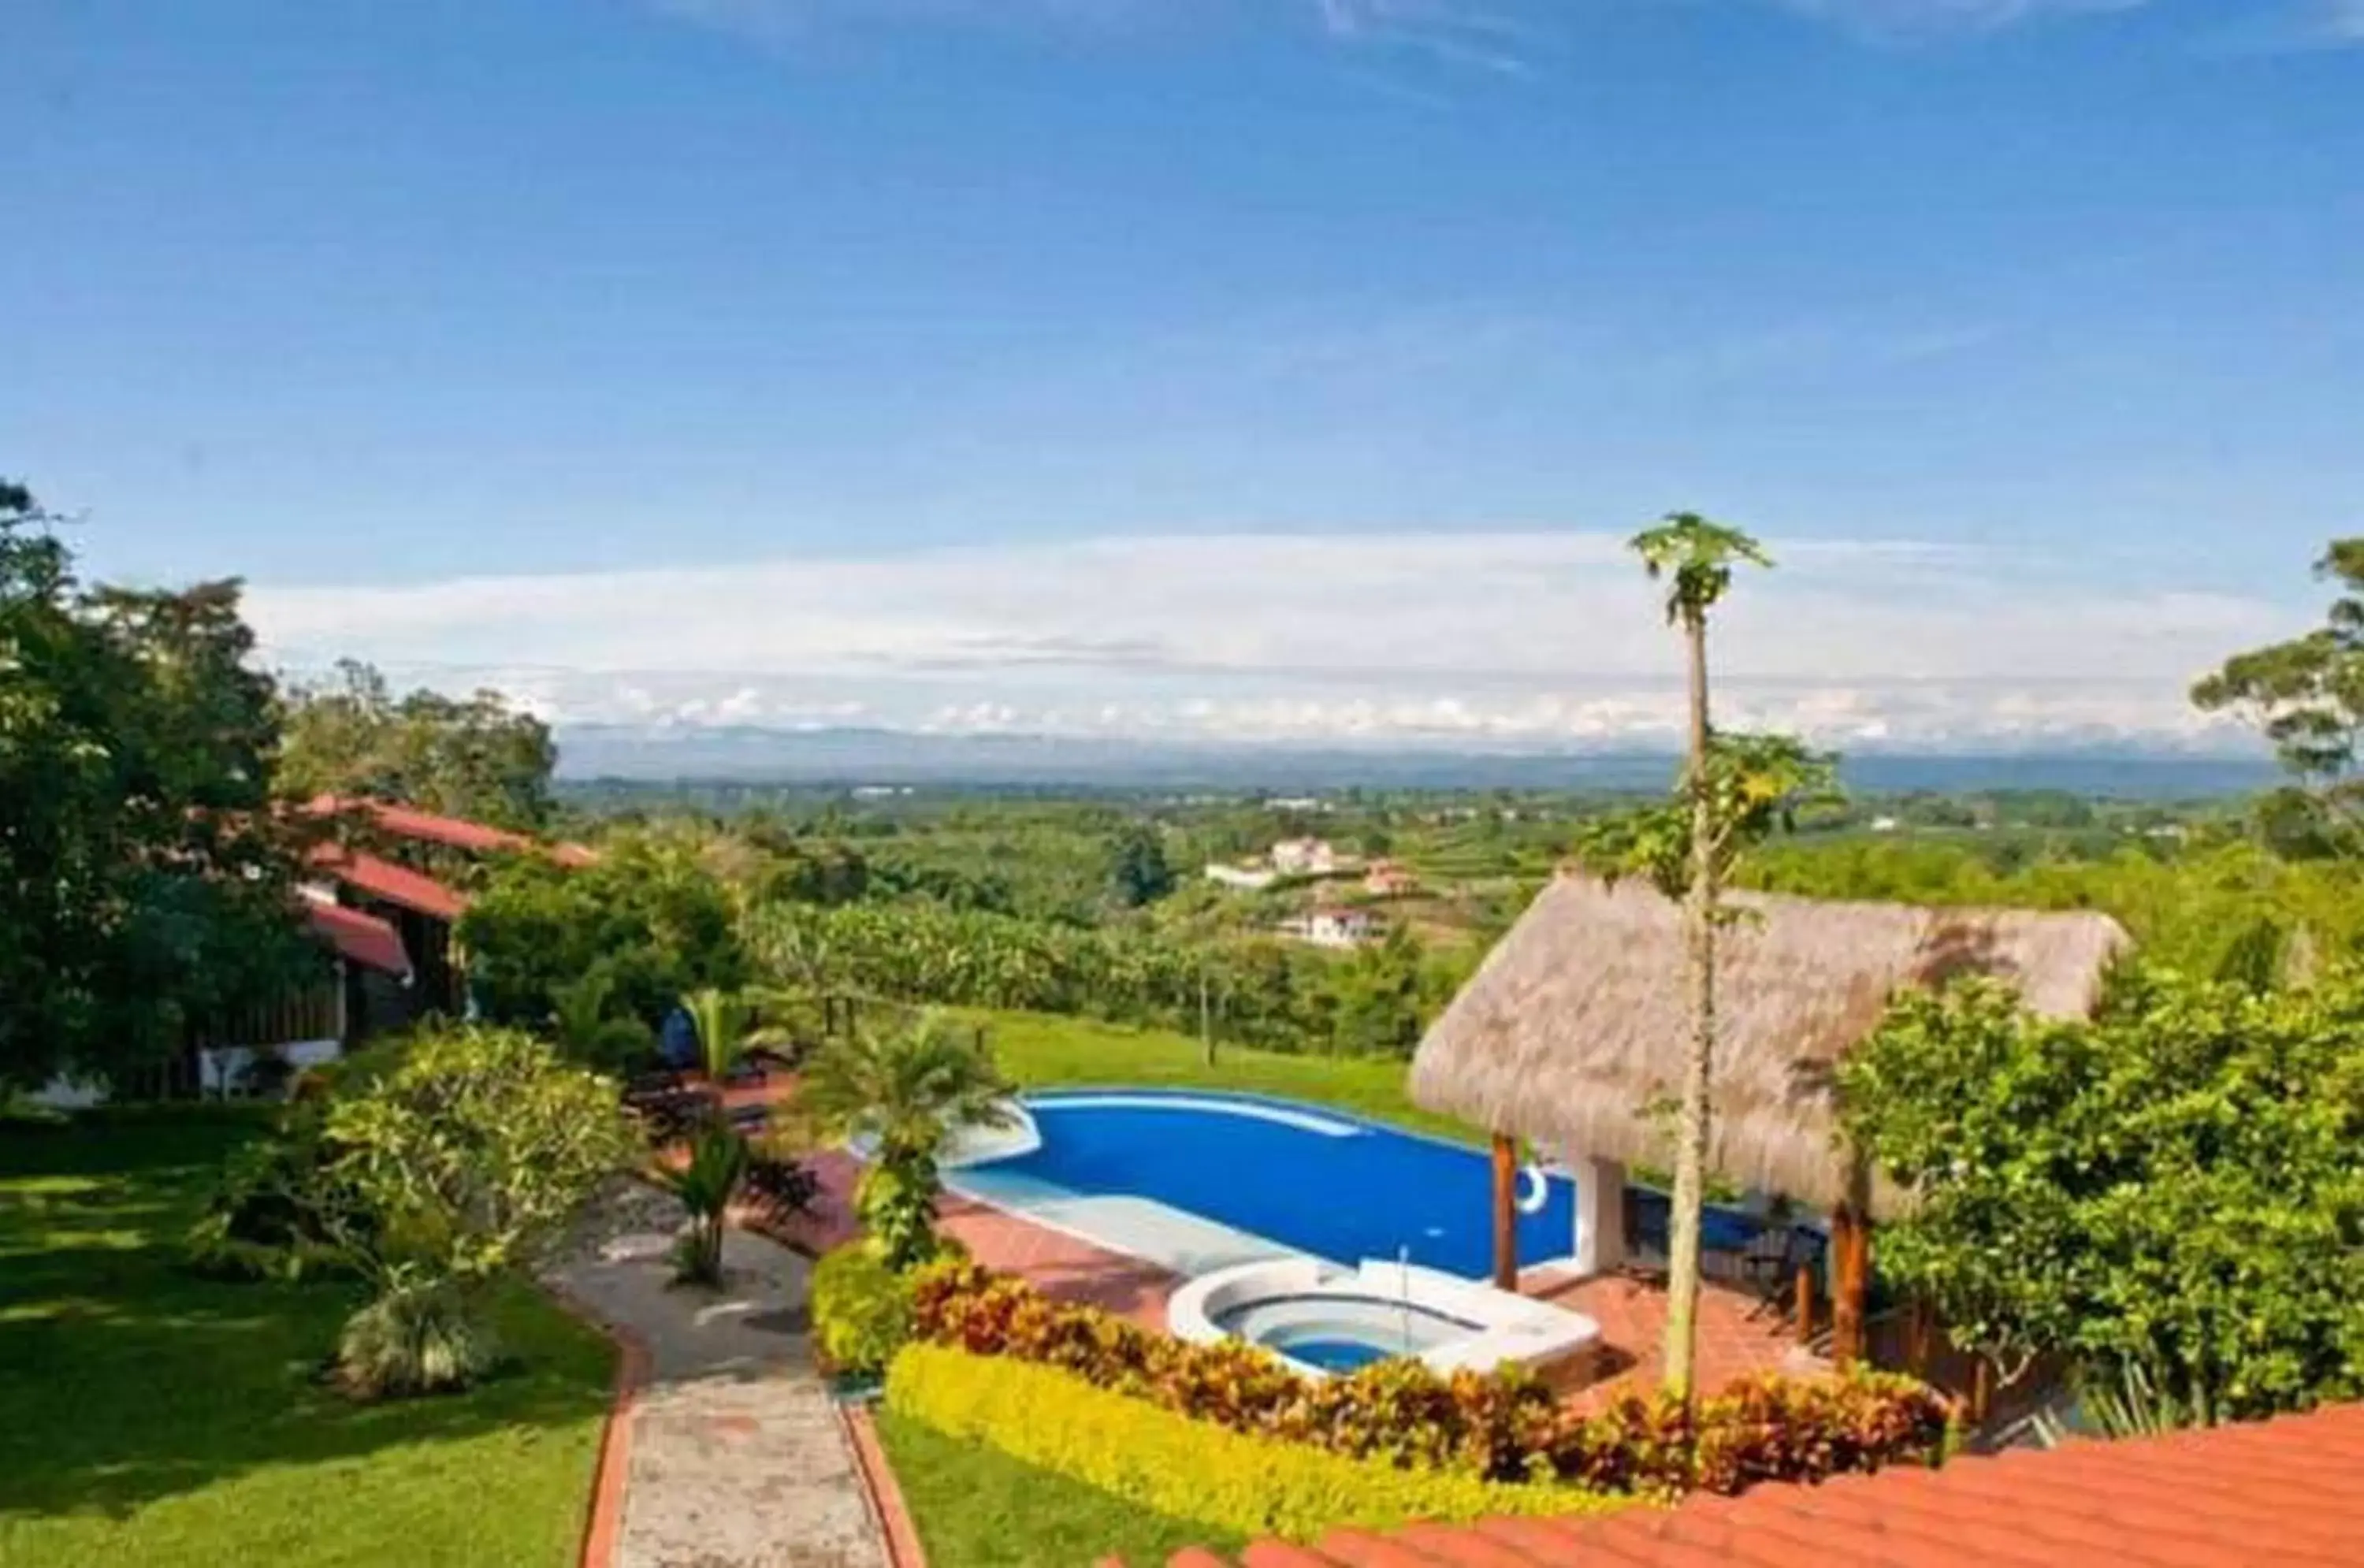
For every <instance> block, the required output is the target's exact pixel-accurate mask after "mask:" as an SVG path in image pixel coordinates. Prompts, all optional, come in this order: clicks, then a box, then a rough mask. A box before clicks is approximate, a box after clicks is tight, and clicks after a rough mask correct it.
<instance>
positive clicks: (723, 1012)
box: [681, 985, 788, 1090]
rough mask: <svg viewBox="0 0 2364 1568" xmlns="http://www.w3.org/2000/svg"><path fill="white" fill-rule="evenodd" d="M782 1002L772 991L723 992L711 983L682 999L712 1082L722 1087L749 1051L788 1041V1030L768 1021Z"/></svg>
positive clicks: (707, 1078) (708, 1080)
mask: <svg viewBox="0 0 2364 1568" xmlns="http://www.w3.org/2000/svg"><path fill="white" fill-rule="evenodd" d="M781 1002H782V999H781V997H780V996H779V995H777V994H775V993H773V992H770V991H763V990H747V991H724V990H722V989H720V988H719V987H717V986H712V985H708V986H707V987H706V988H705V989H704V990H701V991H692V992H691V993H690V994H689V995H686V996H684V997H683V998H682V999H681V1006H682V1010H683V1011H684V1012H686V1013H687V1014H688V1015H689V1021H690V1024H691V1026H692V1027H693V1028H695V1029H697V1050H698V1053H699V1055H700V1057H701V1058H702V1059H703V1066H704V1067H705V1070H706V1081H707V1082H708V1084H711V1085H712V1086H713V1087H714V1088H716V1089H717V1090H719V1089H720V1088H721V1087H722V1085H723V1084H724V1083H725V1082H726V1081H727V1080H728V1079H729V1078H730V1074H731V1073H735V1072H737V1071H738V1070H739V1064H740V1063H741V1062H744V1061H745V1060H746V1059H747V1053H748V1052H749V1051H760V1050H763V1049H764V1048H765V1047H768V1046H777V1045H782V1044H785V1043H786V1041H787V1039H788V1032H787V1030H786V1029H785V1028H782V1027H780V1026H778V1025H775V1024H773V1023H771V1022H769V1021H768V1020H769V1019H770V1018H771V1017H773V1016H774V1015H775V1013H776V1011H777V1010H778V1008H779V1007H780V1006H781Z"/></svg>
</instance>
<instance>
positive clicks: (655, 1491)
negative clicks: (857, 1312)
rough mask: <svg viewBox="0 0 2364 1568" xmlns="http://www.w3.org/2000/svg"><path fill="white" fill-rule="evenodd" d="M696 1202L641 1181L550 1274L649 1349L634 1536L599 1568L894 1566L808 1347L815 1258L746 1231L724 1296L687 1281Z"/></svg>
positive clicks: (735, 1239)
mask: <svg viewBox="0 0 2364 1568" xmlns="http://www.w3.org/2000/svg"><path fill="white" fill-rule="evenodd" d="M682 1218H683V1213H682V1209H681V1207H680V1206H679V1205H678V1204H676V1203H675V1201H674V1200H673V1199H672V1198H671V1197H670V1196H669V1195H665V1194H663V1193H662V1192H659V1191H657V1190H655V1189H654V1188H652V1187H649V1186H646V1185H643V1184H640V1183H637V1182H635V1183H629V1184H621V1185H619V1186H618V1187H617V1188H615V1189H614V1190H613V1191H611V1192H610V1193H609V1194H608V1195H607V1196H606V1197H605V1198H603V1199H602V1200H601V1201H600V1202H599V1203H598V1204H597V1205H596V1206H595V1207H594V1208H593V1209H592V1211H591V1213H590V1214H589V1215H588V1216H587V1217H586V1218H585V1222H584V1223H583V1225H582V1226H581V1227H580V1228H579V1229H578V1230H577V1232H576V1234H575V1236H574V1239H573V1240H572V1241H571V1243H570V1245H569V1247H568V1249H567V1251H566V1252H565V1254H564V1255H563V1257H561V1258H560V1259H559V1260H558V1261H557V1262H554V1263H553V1264H552V1266H551V1267H550V1268H549V1269H548V1270H546V1271H545V1275H546V1277H547V1278H548V1280H549V1281H550V1283H551V1284H552V1285H554V1286H556V1287H557V1288H558V1289H560V1290H561V1291H563V1292H564V1293H565V1294H566V1295H567V1296H569V1297H571V1298H572V1299H573V1300H574V1301H575V1302H577V1303H578V1304H580V1305H581V1306H582V1307H585V1308H586V1309H588V1310H589V1311H590V1312H592V1313H593V1314H595V1315H596V1316H597V1317H598V1318H602V1319H603V1320H605V1321H606V1322H608V1323H609V1324H611V1325H613V1326H615V1327H617V1328H619V1329H626V1330H628V1331H630V1333H631V1334H633V1335H634V1336H636V1337H637V1338H638V1339H639V1340H641V1343H642V1344H643V1345H645V1346H646V1347H647V1349H648V1351H649V1361H650V1375H649V1379H648V1382H647V1383H646V1384H645V1385H643V1386H642V1387H641V1391H640V1394H639V1397H638V1398H637V1400H636V1401H635V1402H634V1406H633V1409H632V1413H631V1416H630V1420H631V1423H632V1426H631V1433H630V1447H629V1450H628V1456H627V1462H626V1467H625V1468H626V1473H625V1482H624V1505H623V1521H622V1529H621V1531H620V1534H619V1541H618V1545H617V1549H616V1555H615V1559H614V1562H612V1563H610V1564H606V1565H594V1568H887V1550H886V1547H885V1546H884V1545H883V1544H882V1540H881V1537H880V1533H879V1527H878V1522H877V1520H876V1518H875V1516H874V1514H873V1512H872V1509H871V1505H870V1501H869V1497H868V1495H867V1493H866V1492H865V1491H864V1487H863V1484H862V1479H861V1472H860V1470H859V1469H858V1468H857V1467H856V1464H855V1461H854V1457H853V1450H852V1448H851V1446H850V1445H849V1444H848V1441H847V1440H846V1435H845V1429H844V1426H843V1424H842V1422H841V1421H840V1419H839V1418H838V1413H837V1408H836V1407H835V1405H834V1404H833V1403H832V1402H831V1398H830V1395H829V1390H828V1388H827V1386H826V1385H825V1384H824V1383H823V1381H822V1379H821V1376H820V1373H819V1372H818V1371H817V1370H816V1369H815V1368H814V1365H813V1361H812V1355H811V1352H810V1350H809V1347H808V1328H809V1324H808V1318H807V1316H806V1307H805V1301H806V1284H807V1280H808V1273H809V1272H810V1271H809V1265H808V1263H807V1262H806V1261H805V1260H804V1259H803V1258H802V1257H800V1256H798V1255H797V1254H796V1253H794V1252H791V1251H788V1250H787V1249H786V1248H785V1247H782V1246H780V1245H779V1244H778V1243H777V1242H774V1241H769V1240H764V1238H763V1237H760V1236H753V1235H750V1234H748V1233H746V1232H744V1231H740V1230H733V1231H731V1232H730V1234H729V1236H728V1238H727V1239H726V1240H725V1242H724V1245H723V1253H722V1258H723V1271H724V1280H723V1285H722V1288H721V1289H719V1290H697V1289H693V1288H689V1287H686V1286H678V1285H675V1284H673V1283H672V1280H673V1264H672V1262H671V1257H670V1254H671V1252H672V1249H673V1242H674V1236H675V1232H676V1231H677V1230H678V1229H679V1228H680V1225H681V1222H682Z"/></svg>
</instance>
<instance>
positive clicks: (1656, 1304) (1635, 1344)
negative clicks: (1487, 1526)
mask: <svg viewBox="0 0 2364 1568" xmlns="http://www.w3.org/2000/svg"><path fill="white" fill-rule="evenodd" d="M808 1163H810V1164H811V1166H812V1167H813V1171H814V1173H815V1174H816V1175H817V1176H818V1177H819V1178H820V1183H821V1192H820V1196H819V1197H818V1198H816V1199H815V1201H814V1204H813V1207H812V1209H811V1211H810V1212H808V1213H807V1214H804V1215H799V1216H796V1217H794V1218H792V1219H790V1220H788V1221H787V1222H786V1223H785V1224H783V1225H781V1226H779V1227H777V1228H775V1229H777V1231H778V1233H779V1234H780V1235H782V1236H783V1238H784V1239H785V1240H787V1241H788V1242H789V1243H790V1244H791V1245H794V1246H798V1247H802V1248H804V1249H806V1250H808V1251H813V1252H820V1251H827V1250H828V1249H829V1248H831V1247H833V1246H837V1245H839V1244H840V1243H842V1242H844V1241H847V1240H852V1239H853V1238H854V1237H856V1236H858V1235H860V1234H861V1227H860V1225H859V1224H858V1223H857V1222H856V1221H855V1220H854V1218H853V1207H852V1194H853V1183H854V1181H855V1179H856V1178H857V1177H858V1176H859V1175H860V1174H861V1171H862V1162H860V1161H859V1160H857V1159H855V1158H854V1157H853V1155H851V1154H848V1153H845V1152H843V1151H834V1150H833V1151H829V1152H826V1153H822V1154H819V1155H815V1156H812V1157H811V1158H810V1160H809V1161H808ZM940 1213H941V1215H942V1226H943V1229H944V1230H945V1231H946V1233H948V1234H950V1235H952V1236H953V1237H954V1238H956V1239H958V1240H959V1241H960V1242H961V1243H962V1244H963V1245H964V1246H965V1247H966V1248H967V1249H968V1250H969V1254H970V1255H971V1256H972V1257H974V1258H975V1259H976V1261H977V1262H980V1263H983V1264H985V1265H986V1266H987V1268H991V1269H997V1270H1000V1271H1002V1272H1005V1273H1015V1274H1018V1275H1020V1276H1021V1277H1023V1278H1025V1279H1027V1280H1029V1281H1031V1283H1033V1284H1035V1285H1037V1286H1039V1287H1040V1288H1041V1289H1043V1290H1044V1291H1046V1292H1048V1293H1049V1294H1051V1295H1054V1296H1059V1297H1062V1298H1063V1299H1066V1300H1071V1301H1087V1302H1090V1303H1092V1304H1093V1305H1095V1306H1098V1307H1107V1308H1109V1309H1110V1311H1113V1312H1119V1313H1121V1314H1123V1315H1124V1316H1125V1317H1128V1318H1132V1319H1133V1320H1134V1321H1136V1322H1138V1323H1141V1324H1143V1325H1144V1326H1145V1327H1148V1328H1151V1329H1160V1330H1162V1329H1164V1328H1165V1300H1166V1297H1167V1296H1170V1295H1172V1294H1173V1291H1174V1288H1175V1286H1176V1285H1177V1284H1181V1280H1180V1278H1179V1277H1178V1276H1176V1275H1175V1274H1173V1273H1169V1272H1168V1271H1166V1270H1165V1269H1163V1268H1160V1267H1158V1266H1157V1265H1156V1264H1154V1263H1150V1262H1144V1261H1143V1260H1142V1259H1139V1258H1134V1257H1130V1256H1127V1255H1125V1254H1123V1253H1121V1252H1115V1251H1109V1250H1108V1249H1106V1248H1102V1247H1096V1246H1094V1245H1092V1244H1091V1243H1090V1242H1087V1241H1084V1240H1079V1239H1078V1238H1076V1237H1074V1236H1070V1235H1068V1234H1066V1233H1065V1232H1064V1231H1059V1230H1054V1229H1049V1228H1048V1227H1045V1226H1042V1225H1038V1224H1035V1223H1034V1222H1033V1221H1032V1220H1030V1219H1027V1218H1022V1217H1020V1216H1019V1215H1015V1214H1011V1213H1009V1212H1008V1211H1007V1210H1004V1209H999V1208H996V1207H992V1206H991V1205H989V1204H982V1203H976V1202H973V1201H971V1200H969V1199H966V1198H961V1197H955V1196H951V1195H947V1196H946V1197H945V1199H944V1200H943V1203H942V1207H941V1209H940ZM1519 1284H1520V1289H1521V1290H1522V1291H1523V1292H1524V1293H1525V1294H1527V1295H1529V1296H1535V1297H1537V1298H1539V1299H1541V1300H1544V1301H1549V1302H1553V1303H1555V1304H1556V1305H1559V1306H1563V1307H1567V1308H1569V1309H1570V1310H1572V1311H1576V1312H1581V1313H1583V1314H1585V1315H1586V1316H1587V1317H1589V1318H1592V1319H1593V1320H1594V1321H1595V1322H1597V1323H1599V1324H1600V1338H1601V1349H1600V1351H1599V1352H1598V1353H1597V1354H1596V1355H1595V1356H1594V1357H1593V1358H1592V1359H1591V1360H1590V1361H1589V1363H1583V1364H1578V1365H1575V1366H1571V1367H1568V1368H1565V1369H1562V1370H1561V1371H1560V1372H1558V1373H1556V1374H1555V1375H1554V1377H1553V1382H1554V1384H1555V1385H1556V1386H1558V1387H1560V1388H1561V1389H1562V1390H1563V1391H1564V1393H1565V1394H1566V1396H1567V1398H1568V1399H1569V1401H1570V1402H1571V1403H1572V1404H1574V1405H1576V1406H1577V1407H1578V1408H1590V1407H1595V1406H1598V1405H1600V1404H1602V1403H1605V1402H1606V1401H1608V1400H1611V1399H1613V1398H1615V1397H1617V1396H1620V1395H1622V1394H1624V1393H1626V1392H1629V1391H1634V1390H1647V1389H1651V1388H1655V1387H1656V1386H1657V1383H1658V1378H1659V1374H1660V1372H1661V1370H1662V1369H1663V1366H1664V1359H1663V1354H1662V1341H1663V1339H1664V1335H1665V1329H1666V1320H1667V1302H1666V1294H1665V1292H1664V1291H1663V1290H1661V1289H1659V1288H1658V1286H1657V1285H1656V1284H1654V1283H1652V1282H1650V1281H1647V1280H1644V1279H1640V1278H1634V1277H1629V1276H1627V1275H1622V1274H1611V1275H1603V1276H1598V1277H1594V1278H1589V1279H1585V1278H1577V1277H1572V1276H1569V1275H1567V1274H1564V1273H1558V1272H1556V1271H1554V1270H1550V1269H1531V1270H1529V1271H1527V1273H1525V1274H1524V1275H1523V1276H1522V1278H1521V1280H1520V1282H1519ZM1774 1370H1779V1371H1786V1372H1797V1373H1815V1372H1823V1371H1827V1370H1829V1368H1828V1363H1826V1362H1823V1361H1821V1360H1819V1359H1817V1358H1815V1357H1813V1356H1812V1355H1811V1354H1809V1353H1807V1352H1806V1351H1803V1350H1801V1348H1800V1347H1799V1346H1798V1345H1797V1343H1796V1342H1795V1340H1794V1339H1793V1338H1792V1337H1791V1336H1790V1332H1789V1329H1788V1326H1787V1325H1786V1323H1785V1322H1784V1321H1783V1319H1782V1318H1781V1317H1780V1316H1779V1313H1776V1312H1772V1311H1760V1310H1759V1307H1758V1302H1757V1300H1756V1297H1754V1296H1748V1295H1745V1294H1744V1293H1742V1292H1739V1291H1734V1290H1729V1289H1725V1288H1723V1287H1720V1286H1717V1285H1715V1284H1709V1285H1708V1286H1707V1287H1706V1288H1705V1289H1703V1290H1701V1293H1700V1314H1699V1365H1698V1374H1697V1383H1698V1386H1699V1387H1701V1389H1703V1390H1707V1391H1710V1392H1712V1391H1713V1390H1715V1389H1718V1388H1721V1387H1722V1386H1723V1385H1725V1384H1727V1383H1729V1382H1731V1381H1732V1380H1733V1379H1734V1378H1735V1377H1739V1376H1742V1375H1744V1374H1746V1373H1758V1372H1766V1371H1774Z"/></svg>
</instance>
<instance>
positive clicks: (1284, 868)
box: [1268, 839, 1345, 876]
mask: <svg viewBox="0 0 2364 1568" xmlns="http://www.w3.org/2000/svg"><path fill="white" fill-rule="evenodd" d="M1268 858H1269V859H1270V860H1271V862H1272V869H1273V870H1275V871H1277V872H1278V873H1281V874H1282V875H1283V876H1328V875H1330V874H1332V873H1334V872H1336V871H1339V870H1340V869H1342V868H1343V867H1344V864H1345V862H1342V861H1341V860H1340V859H1339V858H1338V851H1336V850H1334V849H1333V848H1332V847H1331V844H1330V840H1327V839H1283V840H1281V841H1280V842H1278V843H1277V844H1275V845H1274V846H1273V847H1272V853H1271V855H1270V856H1269V857H1268Z"/></svg>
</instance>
